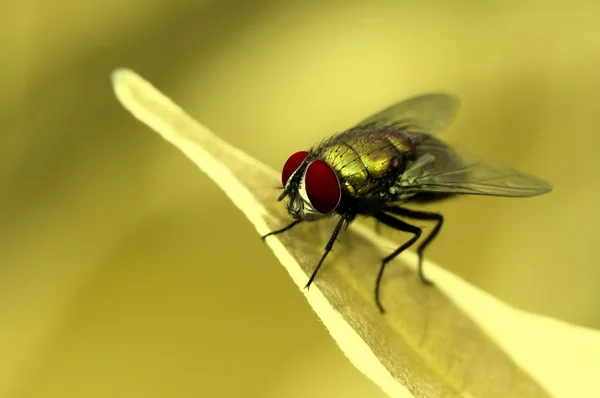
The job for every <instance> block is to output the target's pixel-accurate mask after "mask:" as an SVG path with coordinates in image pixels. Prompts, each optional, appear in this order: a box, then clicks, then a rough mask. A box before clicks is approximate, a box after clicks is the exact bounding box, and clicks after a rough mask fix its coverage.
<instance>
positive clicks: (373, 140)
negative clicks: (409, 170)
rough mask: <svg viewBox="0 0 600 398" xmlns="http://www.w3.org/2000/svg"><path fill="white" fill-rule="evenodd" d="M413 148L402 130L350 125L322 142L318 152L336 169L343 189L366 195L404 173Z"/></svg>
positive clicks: (351, 193)
mask: <svg viewBox="0 0 600 398" xmlns="http://www.w3.org/2000/svg"><path fill="white" fill-rule="evenodd" d="M412 150H413V144H412V141H411V139H410V137H409V136H408V135H407V134H404V133H403V132H401V131H396V130H390V131H389V132H388V131H385V132H383V133H382V132H381V131H374V130H367V129H351V130H348V131H347V132H345V133H342V134H339V135H337V136H335V137H334V138H333V139H331V140H329V141H328V142H325V143H324V144H322V145H321V146H320V147H319V148H318V151H317V156H318V157H319V158H320V159H322V160H324V161H325V162H327V163H328V164H329V165H331V167H332V168H333V169H334V170H335V172H336V173H337V175H338V177H339V180H340V185H341V188H342V191H343V192H345V193H346V194H347V195H351V196H362V197H366V196H369V195H373V194H376V192H373V191H374V190H377V189H379V188H384V185H387V181H388V180H390V177H394V176H397V175H398V174H399V173H401V171H402V169H403V168H404V167H405V163H406V161H407V160H408V159H410V157H411V156H412Z"/></svg>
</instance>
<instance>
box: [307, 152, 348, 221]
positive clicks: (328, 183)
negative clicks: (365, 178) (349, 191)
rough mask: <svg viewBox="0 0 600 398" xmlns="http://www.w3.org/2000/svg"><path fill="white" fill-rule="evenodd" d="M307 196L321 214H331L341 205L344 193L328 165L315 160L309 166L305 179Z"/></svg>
mask: <svg viewBox="0 0 600 398" xmlns="http://www.w3.org/2000/svg"><path fill="white" fill-rule="evenodd" d="M304 181H305V183H306V195H307V196H308V199H309V200H310V204H311V205H312V207H314V208H315V210H316V211H318V212H319V213H323V214H326V213H330V212H332V211H334V210H335V208H336V207H337V205H338V204H339V203H340V199H341V197H342V191H341V189H340V182H339V180H338V178H337V175H336V174H335V172H334V171H333V169H332V168H331V166H329V165H328V164H327V163H325V162H324V161H322V160H315V161H314V162H311V163H310V164H309V165H308V168H307V169H306V175H305V177H304Z"/></svg>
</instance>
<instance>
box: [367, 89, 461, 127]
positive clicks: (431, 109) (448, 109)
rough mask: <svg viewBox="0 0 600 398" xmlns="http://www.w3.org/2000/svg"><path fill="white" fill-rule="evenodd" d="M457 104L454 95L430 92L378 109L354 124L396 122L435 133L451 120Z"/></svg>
mask: <svg viewBox="0 0 600 398" xmlns="http://www.w3.org/2000/svg"><path fill="white" fill-rule="evenodd" d="M459 107H460V102H459V100H458V98H457V97H454V96H452V95H449V94H443V93H430V94H424V95H419V96H416V97H411V98H408V99H406V100H404V101H401V102H398V103H396V104H394V105H392V106H390V107H388V108H386V109H384V110H382V111H381V112H378V113H376V114H374V115H372V116H370V117H368V118H366V119H364V120H363V121H361V122H360V123H358V124H357V125H356V127H367V126H375V127H376V126H382V125H398V126H402V127H403V128H405V129H406V130H407V131H414V132H419V133H427V134H437V133H439V132H440V131H442V130H443V129H445V128H446V127H447V126H449V125H450V123H452V121H453V120H454V117H455V115H456V113H457V111H458V108H459Z"/></svg>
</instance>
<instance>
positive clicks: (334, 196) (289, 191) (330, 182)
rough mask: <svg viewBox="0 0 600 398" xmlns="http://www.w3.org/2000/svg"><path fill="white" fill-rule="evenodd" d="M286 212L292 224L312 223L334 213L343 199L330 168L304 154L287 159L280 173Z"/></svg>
mask: <svg viewBox="0 0 600 398" xmlns="http://www.w3.org/2000/svg"><path fill="white" fill-rule="evenodd" d="M281 182H282V184H283V186H284V190H283V193H282V194H281V195H280V196H279V198H278V199H277V200H283V199H284V198H287V208H288V212H289V213H290V215H291V216H292V218H294V219H295V220H304V221H313V220H318V219H320V218H323V217H326V216H328V215H330V214H331V213H332V212H334V211H335V210H336V209H337V207H338V205H339V203H340V200H341V198H342V192H341V187H340V181H339V179H338V176H337V174H336V173H335V171H334V170H333V168H331V166H330V165H329V164H328V163H327V162H325V161H323V160H321V159H316V158H315V157H314V156H313V155H312V154H310V153H309V152H306V151H300V152H296V153H294V154H293V155H292V156H290V157H289V159H288V160H287V162H285V165H284V166H283V170H282V172H281Z"/></svg>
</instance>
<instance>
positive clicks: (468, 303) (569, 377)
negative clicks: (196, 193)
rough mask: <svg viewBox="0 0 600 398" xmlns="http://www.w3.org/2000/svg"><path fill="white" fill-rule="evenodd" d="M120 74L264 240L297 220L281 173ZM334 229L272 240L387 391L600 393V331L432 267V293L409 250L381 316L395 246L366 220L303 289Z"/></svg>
mask: <svg viewBox="0 0 600 398" xmlns="http://www.w3.org/2000/svg"><path fill="white" fill-rule="evenodd" d="M112 78H113V84H114V89H115V92H116V94H117V97H118V99H119V100H120V101H121V103H122V104H123V105H124V106H125V108H127V109H128V110H129V111H130V112H131V113H132V114H133V115H134V116H135V117H136V118H138V119H139V120H141V121H142V122H144V123H145V124H147V125H148V126H150V127H151V128H152V129H154V130H155V131H157V132H158V133H160V134H161V135H162V136H163V138H165V139H166V140H167V141H170V142H171V143H172V144H174V145H175V146H176V147H178V148H179V149H180V150H181V151H182V152H184V153H185V154H186V155H187V156H188V157H189V158H190V159H191V160H192V161H193V162H194V163H196V164H197V165H198V167H200V169H201V170H202V171H204V172H205V173H206V174H207V175H208V176H209V177H210V178H211V179H212V180H213V181H214V182H215V183H216V184H218V186H219V187H221V189H223V191H225V193H226V194H227V196H228V197H229V198H230V199H231V200H232V202H233V203H234V204H235V205H236V206H237V207H238V208H239V209H240V210H241V211H242V212H243V213H244V215H245V216H246V217H247V218H248V219H249V220H250V221H251V222H252V224H253V225H254V226H255V227H256V229H257V231H258V233H259V234H260V235H262V234H265V233H267V232H270V231H272V230H273V229H276V228H280V227H282V226H284V225H286V224H288V223H289V222H290V218H289V216H288V215H287V213H286V211H285V208H284V207H285V205H284V204H283V203H280V202H277V201H276V198H277V195H278V193H277V191H276V190H274V189H272V188H273V187H275V186H277V185H278V184H279V174H278V173H277V172H275V171H274V170H272V169H270V168H268V167H266V166H265V165H263V164H262V163H260V162H259V161H258V160H256V159H254V158H252V157H250V156H249V155H247V154H245V153H244V152H242V151H240V150H239V149H236V148H234V147H233V146H231V145H229V144H228V143H226V142H224V141H223V140H221V139H220V138H218V137H217V136H216V135H215V134H213V133H212V132H211V131H209V130H208V129H207V128H206V127H204V126H202V125H201V124H199V123H198V122H196V121H195V120H194V119H192V118H191V117H190V116H189V115H187V114H186V113H185V112H184V111H183V110H182V109H181V108H180V107H179V106H177V105H176V104H175V103H173V102H172V101H171V100H170V99H169V98H167V97H165V96H164V95H163V94H161V93H160V92H158V91H157V90H156V89H155V88H154V87H152V86H151V85H150V84H149V83H148V82H146V81H145V80H144V79H142V78H141V77H140V76H138V75H136V74H135V73H134V72H132V71H130V70H126V69H119V70H116V71H115V72H114V73H113V76H112ZM332 227H333V225H332V224H331V222H327V221H323V222H318V223H310V224H307V225H300V226H298V227H297V228H295V229H293V230H291V231H289V232H286V233H284V234H280V235H277V236H274V237H270V238H269V239H267V244H268V245H269V246H270V247H271V249H272V250H273V252H274V254H275V255H276V256H277V258H278V259H279V261H280V262H281V263H282V264H283V265H284V266H285V268H286V269H287V270H288V272H289V274H290V275H291V277H292V279H293V280H294V282H295V283H296V285H298V287H300V288H301V291H302V293H303V294H304V295H305V296H306V298H307V300H308V302H309V303H310V305H311V306H312V308H313V309H314V311H315V312H316V313H317V315H318V316H319V317H320V318H321V320H322V321H323V323H324V325H325V326H326V327H327V329H328V330H329V332H330V333H331V335H332V336H333V338H334V339H335V340H336V342H337V343H338V345H339V346H340V348H341V349H342V350H343V351H344V353H345V354H346V355H347V357H348V358H349V359H350V360H351V361H352V363H354V365H355V366H356V367H357V368H358V369H360V370H361V371H362V372H363V373H364V374H365V375H367V376H368V377H369V378H371V379H372V380H373V381H374V382H375V383H377V384H378V385H379V386H380V387H381V388H382V389H383V390H384V391H385V392H386V393H387V394H389V395H390V396H393V397H404V396H415V397H454V396H464V397H511V398H517V397H545V396H564V397H582V396H586V397H587V396H589V397H592V396H600V383H599V382H598V380H597V379H598V378H599V377H600V333H599V332H597V331H593V330H588V329H584V328H579V327H577V326H572V325H568V324H566V323H563V322H560V321H557V320H553V319H549V318H544V317H541V316H537V315H533V314H527V313H524V312H521V311H518V310H516V309H514V308H511V307H509V306H507V305H506V304H504V303H502V302H500V301H499V300H497V299H495V298H493V297H491V296H490V295H488V294H486V293H484V292H482V291H480V290H479V289H476V288H474V287H472V286H470V285H468V284H467V283H465V282H464V281H462V280H460V279H458V278H456V277H455V276H453V275H452V274H450V273H448V272H446V271H444V270H443V269H441V268H439V267H437V266H435V265H434V264H432V263H430V262H426V264H425V267H426V270H427V275H428V276H429V277H430V278H431V279H432V280H433V281H434V282H435V284H436V285H435V287H426V286H424V285H423V284H421V283H420V281H419V280H418V278H417V277H416V275H415V273H414V264H415V255H414V254H412V253H405V254H403V255H402V256H401V258H399V259H397V260H396V261H394V262H393V263H392V264H391V265H390V266H389V272H387V271H386V272H387V273H386V275H385V277H384V281H383V286H382V300H383V304H384V305H385V307H386V309H387V313H386V314H385V315H381V314H380V313H379V311H378V310H377V307H376V305H375V303H374V297H373V287H374V281H375V276H376V272H377V266H378V264H379V261H380V258H381V257H382V256H383V255H384V254H385V253H389V251H390V249H391V248H394V247H396V246H397V244H394V243H393V242H388V241H386V240H385V239H383V238H381V237H380V236H377V235H376V234H374V232H373V231H371V230H369V229H368V228H365V227H364V226H361V225H360V224H358V223H355V224H354V225H352V226H351V227H350V228H349V229H348V230H347V231H344V232H343V234H342V236H341V238H340V242H339V243H338V244H336V246H335V251H334V253H333V255H332V256H330V257H329V258H328V260H327V262H326V264H325V265H324V266H323V269H322V271H321V272H320V273H319V275H318V277H317V279H316V282H315V284H313V286H312V287H311V289H310V290H306V289H303V287H304V285H305V284H306V282H307V279H308V275H310V274H311V273H312V271H313V269H314V266H315V265H316V263H317V261H318V259H319V257H320V255H321V253H322V250H323V246H324V243H325V241H326V239H327V237H328V236H329V234H330V233H331V230H332ZM256 239H258V236H257V237H256ZM273 316H274V317H276V316H277V314H273ZM299 344H310V342H299ZM298 377H302V376H301V375H298Z"/></svg>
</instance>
